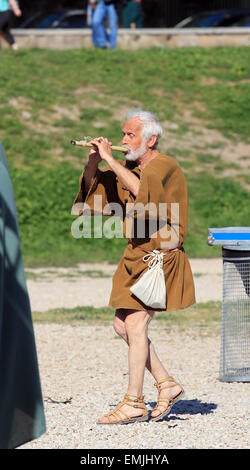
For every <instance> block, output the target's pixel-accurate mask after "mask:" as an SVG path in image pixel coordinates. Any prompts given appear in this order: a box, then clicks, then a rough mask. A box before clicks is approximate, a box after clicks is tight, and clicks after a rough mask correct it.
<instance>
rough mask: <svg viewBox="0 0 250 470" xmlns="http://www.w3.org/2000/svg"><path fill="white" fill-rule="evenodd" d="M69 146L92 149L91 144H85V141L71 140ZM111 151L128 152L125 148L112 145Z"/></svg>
mask: <svg viewBox="0 0 250 470" xmlns="http://www.w3.org/2000/svg"><path fill="white" fill-rule="evenodd" d="M71 144H72V145H76V146H78V147H90V148H93V147H94V145H93V144H91V143H90V142H86V140H71ZM111 149H112V150H115V151H117V152H123V153H127V151H128V149H127V148H126V147H117V146H115V145H112V146H111Z"/></svg>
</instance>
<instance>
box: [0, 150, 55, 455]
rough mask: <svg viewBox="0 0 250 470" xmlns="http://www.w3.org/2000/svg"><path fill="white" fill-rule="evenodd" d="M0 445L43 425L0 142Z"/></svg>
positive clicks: (13, 443) (15, 442) (11, 444)
mask: <svg viewBox="0 0 250 470" xmlns="http://www.w3.org/2000/svg"><path fill="white" fill-rule="evenodd" d="M0 335H1V343H0V417H1V419H0V448H1V449H13V448H15V447H18V446H20V445H22V444H23V443H25V442H28V441H31V440H32V439H35V438H37V437H39V436H40V435H41V434H43V433H44V432H45V430H46V425H45V416H44V409H43V401H42V394H41V386H40V377H39V370H38V362H37V355H36V345H35V338H34V331H33V325H32V318H31V310H30V303H29V296H28V292H27V287H26V280H25V275H24V268H23V262H22V256H21V250H20V241H19V233H18V223H17V216H16V207H15V200H14V196H13V190H12V184H11V180H10V177H9V173H8V167H7V162H6V158H5V154H4V150H3V147H2V145H1V143H0Z"/></svg>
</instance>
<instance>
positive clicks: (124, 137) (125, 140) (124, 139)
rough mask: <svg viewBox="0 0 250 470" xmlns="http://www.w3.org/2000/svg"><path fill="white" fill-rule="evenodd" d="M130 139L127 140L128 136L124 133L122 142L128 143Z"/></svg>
mask: <svg viewBox="0 0 250 470" xmlns="http://www.w3.org/2000/svg"><path fill="white" fill-rule="evenodd" d="M127 143H128V141H127V138H126V136H125V135H124V136H123V138H122V144H127Z"/></svg>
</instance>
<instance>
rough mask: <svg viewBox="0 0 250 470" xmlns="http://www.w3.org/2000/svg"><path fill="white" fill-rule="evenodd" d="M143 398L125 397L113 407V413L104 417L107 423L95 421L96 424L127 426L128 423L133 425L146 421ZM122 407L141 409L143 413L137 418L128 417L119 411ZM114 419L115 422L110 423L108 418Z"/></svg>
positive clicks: (145, 408)
mask: <svg viewBox="0 0 250 470" xmlns="http://www.w3.org/2000/svg"><path fill="white" fill-rule="evenodd" d="M143 400H144V397H143V396H140V397H136V396H134V395H127V394H126V395H125V396H124V399H123V401H122V402H121V403H119V405H117V406H116V407H115V409H114V410H113V411H111V412H110V413H108V414H106V415H104V416H105V417H107V418H108V422H102V421H97V424H128V423H135V422H138V421H140V422H141V421H148V410H147V407H146V405H145V403H144V401H143ZM123 405H128V406H133V408H141V409H142V410H143V413H142V414H141V415H139V416H132V417H129V416H127V415H126V413H124V411H122V410H121V408H122V406H123ZM111 417H113V418H116V419H117V421H112V420H111V419H110V418H111Z"/></svg>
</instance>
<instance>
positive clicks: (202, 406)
mask: <svg viewBox="0 0 250 470" xmlns="http://www.w3.org/2000/svg"><path fill="white" fill-rule="evenodd" d="M148 404H149V405H150V406H151V407H152V408H154V407H155V406H156V402H149V403H148ZM216 408H217V405H216V403H207V402H202V401H201V400H197V399H195V400H180V401H179V402H178V403H175V404H174V405H173V407H172V408H171V411H170V413H169V415H167V416H165V417H164V418H163V419H162V420H161V421H171V420H182V421H185V420H187V419H189V418H188V417H186V418H180V417H179V415H197V414H201V415H208V414H210V413H213V412H214V410H216ZM173 415H174V416H173Z"/></svg>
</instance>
